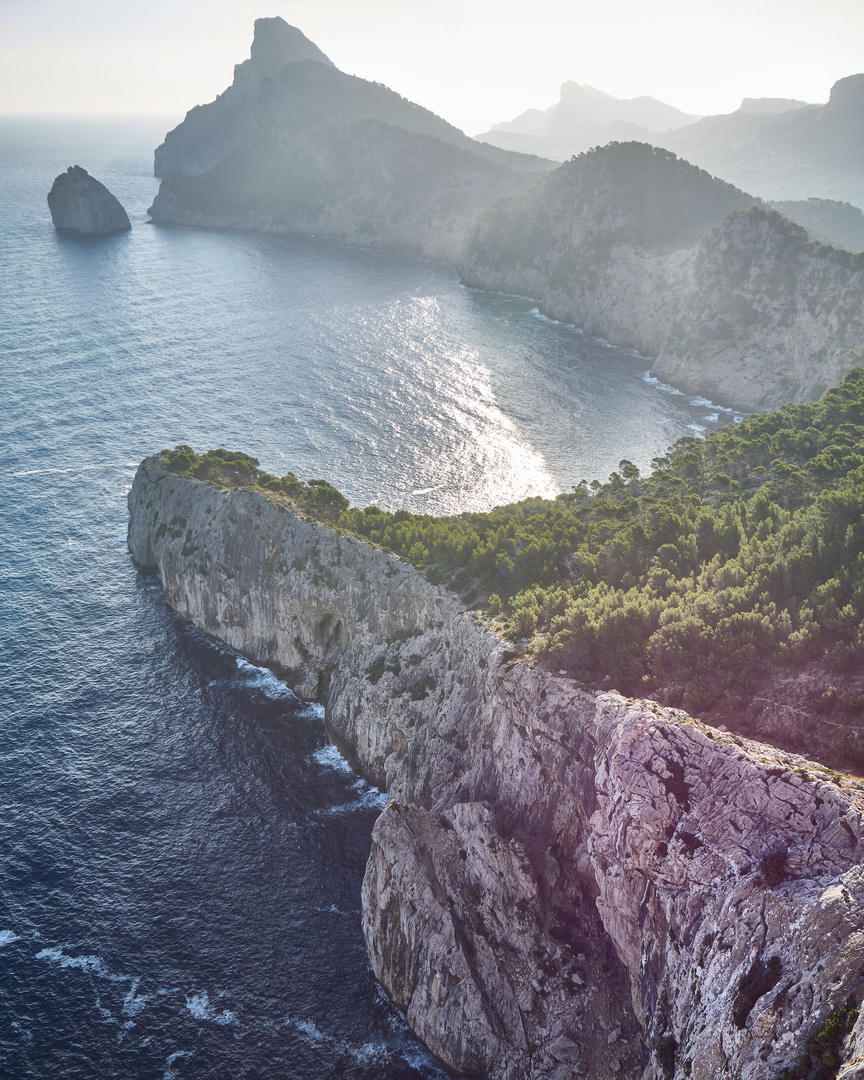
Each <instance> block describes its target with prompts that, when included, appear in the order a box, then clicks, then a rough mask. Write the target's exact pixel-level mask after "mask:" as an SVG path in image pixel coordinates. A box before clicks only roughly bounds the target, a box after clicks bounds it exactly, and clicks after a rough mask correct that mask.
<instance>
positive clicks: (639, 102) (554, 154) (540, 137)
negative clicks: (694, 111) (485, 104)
mask: <svg viewBox="0 0 864 1080" xmlns="http://www.w3.org/2000/svg"><path fill="white" fill-rule="evenodd" d="M698 119H699V117H698V116H693V115H691V114H690V113H685V112H682V111H681V110H680V109H676V108H675V107H674V106H672V105H667V104H665V102H662V101H658V100H657V99H656V98H653V97H648V96H642V97H637V98H629V99H622V98H616V97H613V96H612V94H607V93H604V91H602V90H598V89H597V88H596V87H593V86H589V85H588V84H587V83H586V84H584V85H581V86H580V85H579V83H576V82H565V83H562V84H561V99H560V101H559V102H558V103H557V104H555V105H552V106H550V107H549V108H548V109H528V110H527V111H526V112H524V113H522V114H521V115H520V116H517V117H516V118H515V119H514V120H507V121H505V122H504V123H501V124H493V125H492V127H491V128H490V129H489V131H486V132H484V133H483V134H482V135H477V136H476V138H477V140H478V141H479V142H485V143H490V144H491V145H493V146H500V147H502V148H505V149H508V150H520V151H522V152H523V153H536V154H542V155H543V156H544V157H550V158H553V159H555V160H564V159H565V158H568V157H570V156H571V155H572V154H576V153H579V152H580V151H582V150H587V149H588V147H589V146H594V145H598V144H600V145H602V144H605V143H607V142H611V141H613V140H614V141H622V140H626V139H644V138H645V137H646V136H648V135H649V134H650V133H652V132H660V131H668V130H671V129H674V128H678V127H683V126H684V125H685V124H690V123H693V121H695V120H698Z"/></svg>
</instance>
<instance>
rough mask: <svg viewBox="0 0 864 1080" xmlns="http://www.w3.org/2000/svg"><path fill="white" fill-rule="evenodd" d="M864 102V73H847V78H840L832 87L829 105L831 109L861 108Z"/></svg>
mask: <svg viewBox="0 0 864 1080" xmlns="http://www.w3.org/2000/svg"><path fill="white" fill-rule="evenodd" d="M862 102H864V74H859V75H847V76H846V78H845V79H838V80H837V82H836V83H834V85H833V86H832V87H831V96H830V97H829V98H828V105H829V106H830V108H831V110H832V111H834V110H836V109H843V110H846V109H855V110H856V111H857V110H859V109H860V108H861V104H862Z"/></svg>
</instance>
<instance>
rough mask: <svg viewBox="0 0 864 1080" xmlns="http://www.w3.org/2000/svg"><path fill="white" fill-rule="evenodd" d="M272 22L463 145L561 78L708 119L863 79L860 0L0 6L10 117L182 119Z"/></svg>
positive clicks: (34, 2) (31, 1) (137, 1)
mask: <svg viewBox="0 0 864 1080" xmlns="http://www.w3.org/2000/svg"><path fill="white" fill-rule="evenodd" d="M262 15H281V16H282V17H283V18H284V19H285V20H286V21H287V22H289V23H292V24H293V25H295V26H299V27H300V29H301V30H302V31H303V32H304V33H305V34H306V36H307V37H309V38H311V39H312V40H313V41H314V42H315V43H316V44H317V45H318V46H319V47H320V48H321V49H323V50H324V52H325V53H327V55H328V56H329V57H330V58H331V59H332V60H333V61H334V63H335V64H336V65H337V66H338V67H340V68H342V69H343V70H344V71H347V72H350V73H352V74H355V75H361V76H363V77H364V78H368V79H374V80H377V81H379V82H383V83H386V84H387V85H388V86H391V87H392V88H393V89H394V90H398V91H399V92H400V93H401V94H404V95H405V97H408V98H410V99H412V100H413V101H417V102H419V103H420V104H422V105H425V106H426V107H427V108H430V109H432V110H433V111H434V112H437V113H439V114H440V115H441V116H444V117H445V118H446V119H448V120H450V121H451V122H453V123H455V124H457V125H458V126H459V127H461V128H463V129H464V130H466V131H468V133H469V134H476V133H477V132H480V131H483V130H485V129H486V128H488V127H489V126H490V124H492V123H495V122H498V121H501V120H507V119H511V118H512V117H513V116H515V115H516V114H517V113H520V112H522V111H523V110H524V109H526V108H529V107H537V108H545V107H546V106H548V105H551V104H552V103H553V102H555V101H557V99H558V89H559V85H560V83H561V82H563V81H564V80H565V79H573V80H575V81H576V82H580V83H585V82H587V83H591V84H592V85H594V86H597V87H599V88H600V89H601V90H605V91H607V92H608V93H611V94H614V95H616V96H618V97H635V96H637V95H639V94H651V95H653V96H654V97H657V98H660V99H661V100H662V101H667V102H669V103H670V104H672V105H676V106H678V108H681V109H684V110H685V111H688V112H695V113H715V112H730V111H731V110H733V109H735V108H737V106H738V104H739V103H740V100H741V98H742V97H745V96H746V97H795V98H801V99H803V100H806V101H825V100H827V97H828V92H829V90H830V88H831V85H832V83H834V82H835V81H836V80H837V79H839V78H842V77H843V76H845V75H851V74H853V73H856V72H860V71H864V2H862V0H723V2H722V3H721V2H720V0H711V2H706V0H605V2H604V3H598V0H532V2H530V3H526V2H525V0H522V2H519V3H516V2H515V0H294V2H283V0H0V113H130V114H131V113H138V114H141V113H157V114H165V115H168V116H173V117H175V118H176V119H177V120H179V119H181V117H182V116H183V114H184V113H185V111H186V110H187V109H188V108H190V107H191V106H193V105H197V104H201V103H203V102H206V101H210V100H212V99H213V98H214V97H215V96H216V94H217V93H219V92H220V91H222V90H223V89H224V88H225V87H226V86H227V85H228V84H229V83H230V82H231V79H232V68H233V65H234V64H235V63H238V62H239V61H241V60H244V59H245V58H246V57H247V56H248V55H249V45H250V43H251V40H252V23H253V21H254V19H255V18H257V17H259V16H262Z"/></svg>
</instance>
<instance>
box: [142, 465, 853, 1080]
mask: <svg viewBox="0 0 864 1080" xmlns="http://www.w3.org/2000/svg"><path fill="white" fill-rule="evenodd" d="M129 506H130V528H129V547H130V551H131V552H132V555H133V557H134V558H135V559H136V561H138V562H139V563H140V564H141V565H142V566H144V567H146V568H148V569H150V570H158V571H159V573H160V574H161V576H162V581H163V586H164V590H165V596H166V599H167V600H168V602H169V603H170V604H171V605H172V606H173V607H174V608H175V609H176V610H177V611H179V612H180V613H181V614H182V615H184V616H186V617H187V618H189V619H191V620H192V621H193V622H194V623H195V624H196V625H198V626H200V627H201V628H202V629H203V630H205V631H207V632H209V633H211V634H213V635H215V636H217V637H219V638H220V639H222V640H224V641H226V642H228V643H229V644H231V645H232V646H234V647H235V648H237V649H239V650H241V651H242V652H244V653H245V654H246V655H248V656H250V657H251V658H253V659H254V660H255V661H256V662H259V663H267V664H270V665H273V666H274V667H276V668H277V669H278V670H279V671H281V672H282V673H283V675H284V676H285V677H286V678H287V680H288V681H289V683H290V684H291V685H292V686H294V687H295V688H296V690H297V692H298V693H300V694H301V695H302V696H305V697H308V698H315V697H317V698H319V699H320V700H322V701H323V702H324V704H325V712H326V724H327V729H328V732H329V734H330V736H331V738H332V739H333V741H334V742H335V743H336V745H337V746H338V747H339V748H340V749H341V750H342V751H343V753H345V755H346V756H347V757H348V758H349V760H350V761H351V762H352V763H353V764H354V766H355V767H356V768H357V769H358V770H359V771H360V772H362V773H363V774H364V775H365V776H366V777H367V778H368V779H370V780H371V781H372V782H374V783H376V784H378V785H379V786H382V787H385V788H386V790H387V792H388V794H389V796H390V802H389V804H388V806H387V809H386V810H385V811H384V812H383V814H382V815H381V817H380V818H379V820H378V822H377V824H376V826H375V830H374V835H373V848H372V852H371V855H370V859H369V865H368V867H367V872H366V877H365V881H364V885H363V929H364V934H365V937H366V942H367V946H368V949H369V955H370V958H371V960H372V964H373V968H374V970H375V973H376V976H377V977H378V978H379V979H380V981H381V982H382V983H383V985H384V986H385V987H386V989H387V990H388V993H390V994H391V996H392V997H393V999H394V1000H395V1001H396V1002H397V1003H398V1004H399V1005H400V1006H401V1007H402V1008H403V1009H404V1010H405V1013H406V1015H407V1017H408V1019H409V1021H410V1023H411V1025H412V1027H413V1028H414V1030H415V1031H416V1032H417V1034H418V1035H419V1036H420V1037H421V1038H422V1039H423V1040H424V1042H426V1043H427V1045H428V1046H429V1047H430V1048H431V1049H432V1050H434V1052H435V1053H436V1054H438V1055H439V1056H440V1057H441V1058H442V1060H444V1061H445V1062H447V1063H448V1064H449V1065H450V1066H452V1067H453V1068H454V1069H457V1070H460V1071H465V1072H470V1073H473V1074H475V1075H479V1076H485V1077H490V1078H494V1080H517V1078H520V1080H521V1078H527V1080H534V1078H537V1080H539V1078H540V1077H544V1078H552V1080H565V1078H571V1077H579V1076H585V1077H591V1078H592V1080H606V1078H608V1080H612V1078H630V1077H632V1078H633V1080H636V1078H637V1077H638V1078H641V1080H661V1078H663V1080H669V1078H672V1077H674V1078H676V1080H684V1078H685V1077H695V1078H696V1080H709V1078H712V1080H713V1078H714V1077H729V1078H736V1080H737V1078H742V1080H743V1078H747V1080H775V1078H776V1077H777V1076H779V1075H780V1073H781V1072H782V1071H783V1068H784V1067H785V1066H788V1065H791V1064H794V1063H795V1062H796V1061H797V1059H798V1056H799V1055H800V1053H801V1052H802V1050H803V1049H804V1047H805V1045H806V1041H807V1039H808V1038H809V1037H810V1036H811V1035H813V1034H814V1033H815V1032H816V1031H817V1030H819V1028H821V1026H822V1025H823V1024H824V1022H825V1020H826V1018H827V1017H828V1016H829V1015H830V1014H831V1013H832V1012H834V1011H835V1010H837V1009H838V1008H840V1007H841V1006H842V1005H843V1003H844V1002H845V1000H846V999H847V997H848V996H849V995H850V994H852V995H854V996H856V998H860V995H861V992H862V989H864V986H862V982H864V979H862V964H864V872H862V867H861V861H862V848H861V812H862V807H864V801H862V790H861V788H860V787H859V786H858V784H857V783H852V782H850V781H845V782H843V783H842V784H841V783H838V782H835V780H833V779H832V778H831V774H829V773H827V771H825V770H820V769H819V767H818V766H814V765H812V763H808V762H806V761H805V760H804V759H802V758H798V757H795V756H792V755H789V754H786V753H783V752H781V751H778V750H776V749H773V748H771V747H768V746H764V745H761V744H758V743H753V742H747V741H745V740H743V739H739V738H737V737H736V736H731V735H728V734H721V733H720V732H717V731H715V730H712V729H710V728H708V727H706V726H704V725H702V724H699V723H698V722H696V721H694V720H692V719H691V718H690V717H688V716H686V714H684V713H681V712H678V711H676V710H672V709H666V708H663V707H661V706H659V705H656V704H654V703H651V702H642V701H633V700H629V699H625V698H622V697H621V696H620V695H618V694H615V693H598V694H594V693H587V692H585V691H583V690H581V689H580V688H579V687H578V686H577V685H576V684H575V683H573V682H572V681H571V680H569V679H566V678H561V677H557V676H555V675H553V674H550V673H549V672H547V671H545V670H544V669H542V668H541V667H539V666H537V665H535V664H533V663H530V662H522V663H514V662H513V657H512V653H510V652H509V651H508V648H507V644H506V643H505V642H502V641H501V640H500V639H499V638H498V637H497V636H496V635H495V634H494V633H492V632H491V631H490V630H489V629H487V628H485V627H484V626H483V624H482V623H481V622H480V621H479V620H478V619H477V618H476V617H475V616H474V615H473V614H471V613H466V612H464V611H462V610H461V609H460V607H459V604H458V599H457V598H456V597H455V596H453V595H452V594H450V593H448V592H446V591H444V590H443V589H440V588H437V587H433V586H431V585H430V584H429V583H428V582H427V581H426V580H425V578H424V577H423V575H422V574H421V573H419V572H418V571H416V570H415V569H413V568H412V567H410V566H408V565H406V564H404V563H402V562H401V561H399V560H398V559H396V558H395V557H393V556H389V555H386V554H384V553H382V552H380V551H378V550H376V549H375V548H373V547H371V546H370V545H368V544H365V543H362V542H361V541H358V540H356V539H354V538H351V537H346V536H342V535H340V534H339V533H337V532H335V531H333V530H331V529H327V528H324V527H322V526H318V525H315V524H311V523H309V522H307V521H304V520H302V519H301V518H300V517H298V516H297V515H296V514H295V513H294V512H293V511H292V510H291V509H290V508H289V507H288V506H287V505H286V504H285V503H280V501H279V500H278V499H277V498H276V497H273V498H271V497H266V496H264V495H259V494H254V493H252V492H249V491H235V492H224V491H218V490H215V489H214V488H212V487H210V486H208V485H207V484H205V483H202V482H199V481H195V480H189V479H183V478H181V477H178V476H176V475H174V474H171V473H169V472H167V471H166V470H164V469H163V468H162V467H161V466H160V464H159V461H158V459H156V458H150V459H148V460H147V461H145V462H144V463H143V464H142V466H141V468H140V469H139V472H138V474H137V476H136V479H135V482H134V484H133V488H132V491H131V493H130V496H129ZM859 1026H860V1025H859ZM859 1045H864V1033H862V1032H859V1030H858V1029H857V1028H856V1031H855V1032H854V1033H853V1034H852V1035H851V1036H850V1038H849V1046H848V1053H847V1054H846V1059H847V1060H846V1064H845V1065H844V1072H843V1075H844V1077H847V1080H848V1078H851V1077H853V1076H857V1075H860V1073H859V1072H856V1070H857V1069H858V1068H859V1067H858V1065H856V1063H855V1058H856V1055H857V1054H858V1053H859V1051H858V1047H859Z"/></svg>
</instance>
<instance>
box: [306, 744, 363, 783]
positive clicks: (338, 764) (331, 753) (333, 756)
mask: <svg viewBox="0 0 864 1080" xmlns="http://www.w3.org/2000/svg"><path fill="white" fill-rule="evenodd" d="M312 760H313V761H317V763H318V764H319V765H323V766H324V768H325V769H335V770H336V772H341V773H346V774H347V775H348V776H353V775H354V772H353V770H352V769H351V766H350V765H349V764H348V762H347V761H346V760H345V758H343V757H342V755H341V754H340V753H339V751H338V750H337V749H336V747H335V746H334V745H333V744H332V743H327V745H326V746H319V747H318V749H317V750H316V751H315V752H314V753H313V754H312Z"/></svg>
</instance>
